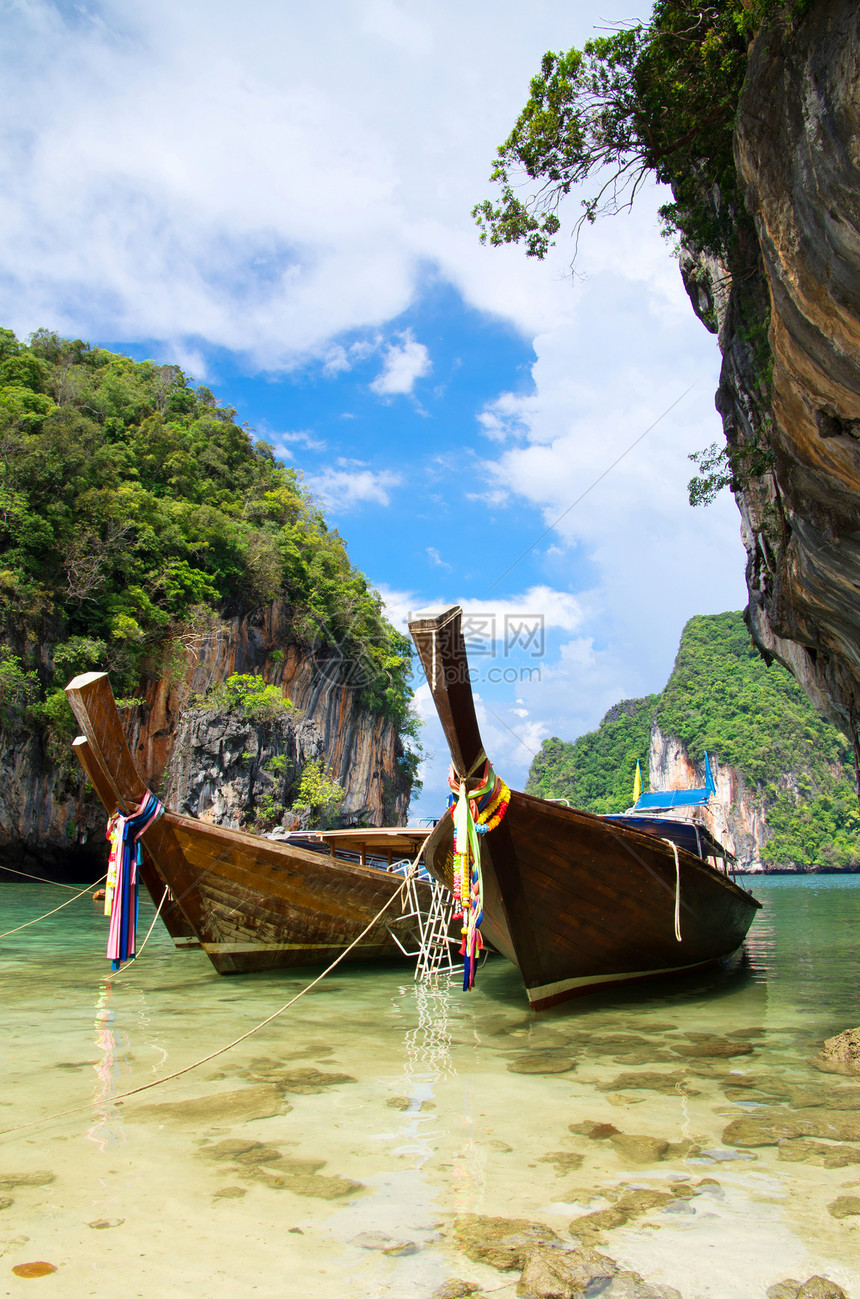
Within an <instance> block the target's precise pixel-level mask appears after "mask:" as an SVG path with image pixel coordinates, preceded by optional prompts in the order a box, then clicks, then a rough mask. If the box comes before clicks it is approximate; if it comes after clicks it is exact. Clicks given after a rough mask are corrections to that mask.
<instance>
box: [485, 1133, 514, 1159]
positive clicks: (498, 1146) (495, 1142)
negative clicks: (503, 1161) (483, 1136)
mask: <svg viewBox="0 0 860 1299" xmlns="http://www.w3.org/2000/svg"><path fill="white" fill-rule="evenodd" d="M487 1145H488V1146H492V1147H493V1149H494V1150H498V1151H500V1152H501V1153H502V1154H503V1155H509V1154H511V1152H512V1151H513V1146H509V1145H508V1143H507V1141H502V1139H501V1137H493V1139H492V1141H488V1142H487Z"/></svg>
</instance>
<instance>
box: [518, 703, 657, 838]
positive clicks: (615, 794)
mask: <svg viewBox="0 0 860 1299" xmlns="http://www.w3.org/2000/svg"><path fill="white" fill-rule="evenodd" d="M657 699H658V696H657V695H647V696H646V697H645V698H644V699H625V700H624V701H623V702H622V703H620V704H616V705H615V707H614V708H612V709H610V711H609V712H608V713H607V714H606V717H604V719H603V721H602V722H601V724H600V729H599V730H597V731H591V732H590V733H589V734H588V735H583V736H581V737H580V738H579V739H578V740H577V741H576V743H574V744H572V743H570V742H568V741H564V740H560V739H558V738H557V737H553V738H552V739H550V740H544V742H543V744H542V745H541V750H540V753H538V755H537V757H536V758H535V760H534V762H533V763H532V766H531V770H530V771H529V778H528V783H527V785H526V793H527V794H536V795H537V796H538V798H555V799H566V800H567V802H568V803H570V804H571V806H575V807H582V808H584V809H585V810H586V811H588V812H597V813H599V814H601V815H602V814H605V813H607V812H620V811H623V810H624V809H625V808H626V807H629V806H630V804H631V803H632V802H633V777H634V773H635V771H636V763H637V762H639V763H640V764H641V767H642V772H643V774H645V773H647V771H648V745H649V741H650V736H651V718H652V716H653V713H654V707H655V705H656V703H657Z"/></svg>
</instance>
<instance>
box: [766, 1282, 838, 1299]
mask: <svg viewBox="0 0 860 1299" xmlns="http://www.w3.org/2000/svg"><path fill="white" fill-rule="evenodd" d="M767 1299H848V1296H847V1295H846V1293H845V1291H844V1290H843V1289H842V1287H841V1286H838V1285H837V1284H836V1282H835V1281H830V1280H828V1278H827V1277H826V1276H811V1277H810V1278H809V1280H808V1281H804V1282H803V1284H801V1283H800V1281H793V1280H791V1279H790V1278H789V1279H788V1280H787V1281H777V1283H776V1285H772V1286H769V1287H768V1291H767Z"/></svg>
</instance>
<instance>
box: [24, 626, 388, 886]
mask: <svg viewBox="0 0 860 1299" xmlns="http://www.w3.org/2000/svg"><path fill="white" fill-rule="evenodd" d="M294 639H295V638H294V637H293V636H292V633H291V630H290V616H289V609H288V608H286V607H285V606H284V605H283V604H281V603H279V602H275V603H274V604H272V605H269V606H267V607H266V608H265V609H263V610H260V611H258V612H257V613H256V614H254V615H251V616H248V617H244V618H234V619H231V620H228V621H224V622H222V623H221V624H220V625H219V627H218V628H217V629H216V630H215V631H214V632H213V633H212V634H211V635H209V636H207V638H206V640H205V641H204V642H203V644H202V645H200V646H198V647H195V648H194V649H191V650H189V651H188V653H187V654H186V657H185V660H184V662H183V663H182V664H181V665H179V666H178V667H176V666H174V669H173V671H172V672H171V673H170V675H167V676H163V677H161V678H159V679H158V680H155V681H151V682H150V683H149V685H148V687H147V688H146V705H145V706H144V707H141V708H137V709H135V710H133V712H131V713H125V714H124V715H123V716H124V719H125V727H126V734H127V737H128V740H129V744H130V746H131V750H132V753H133V755H134V757H135V761H136V763H137V766H138V769H139V771H140V772H141V775H142V776H143V778H144V780H145V781H146V783H147V784H148V785H149V787H150V788H151V789H153V790H155V791H157V792H158V793H159V795H160V797H162V798H163V799H164V801H165V803H166V805H167V806H169V807H171V808H173V809H175V810H176V811H181V812H186V813H190V814H191V815H195V816H200V817H202V818H204V819H205V820H208V821H213V822H216V823H217V824H220V825H228V826H232V827H234V828H238V827H240V826H243V825H245V824H247V821H248V818H249V815H250V816H252V817H253V814H254V809H255V808H256V809H257V812H259V808H260V799H261V798H262V797H265V796H266V795H270V796H271V798H272V800H273V801H274V802H276V803H277V802H279V801H289V797H290V795H291V794H294V793H295V790H296V785H297V781H298V778H299V776H300V774H301V769H302V767H303V766H304V765H305V763H306V762H308V761H310V760H317V761H319V762H320V765H321V767H322V769H323V771H324V772H325V773H326V775H327V776H328V777H329V778H330V779H332V780H333V781H336V782H337V783H338V784H339V785H340V786H341V787H342V788H343V790H344V791H345V797H344V799H343V801H342V803H341V804H340V805H339V807H338V808H337V824H340V825H397V824H402V823H403V822H404V821H405V820H406V816H407V810H408V805H409V796H410V790H411V785H410V781H409V779H408V777H407V776H406V775H405V774H404V772H403V770H402V769H401V759H402V756H403V748H402V744H401V740H400V737H399V733H398V727H397V725H396V723H395V722H394V721H393V720H391V719H390V718H388V717H385V716H383V715H381V714H379V713H374V712H371V711H370V710H369V709H368V708H367V707H366V706H364V705H363V704H362V702H361V700H360V697H359V696H360V688H361V684H362V674H361V668H360V664H358V665H356V664H355V663H352V662H350V661H348V660H345V659H343V658H341V657H340V656H339V655H338V653H337V652H336V651H335V650H332V649H331V647H325V646H322V647H320V648H318V649H314V648H312V647H308V646H306V645H305V646H299V645H296V644H295V643H294ZM233 673H242V674H259V675H260V676H261V677H262V678H263V679H264V680H265V681H266V682H268V683H272V684H276V685H279V686H282V687H283V689H284V693H285V695H286V697H287V698H289V699H290V700H291V701H292V704H293V709H292V711H291V713H290V714H289V715H286V716H285V717H284V718H283V719H282V720H280V721H278V722H276V723H273V724H267V723H257V722H254V721H252V720H250V719H249V718H247V717H243V716H242V714H241V713H236V712H231V713H229V714H223V713H218V712H217V711H212V710H209V709H201V708H197V707H195V706H194V698H193V697H194V696H195V695H201V694H203V693H204V692H205V691H206V690H207V689H208V688H209V687H210V686H212V685H217V684H219V683H221V682H223V681H225V680H226V679H227V678H228V677H229V676H231V675H232V674H233ZM275 757H277V758H278V759H280V760H281V761H280V765H279V766H276V765H275V764H273V763H272V759H273V758H275ZM0 762H2V769H3V771H4V775H5V779H4V786H3V789H2V790H0V866H11V867H18V868H20V869H23V870H31V871H32V872H33V873H34V874H37V875H40V876H42V875H53V876H57V875H58V874H60V875H63V876H71V877H72V878H80V879H86V878H87V877H88V872H90V871H93V872H94V873H93V875H92V878H95V876H96V875H97V874H98V871H97V870H95V867H96V866H97V865H99V864H100V863H101V861H102V859H103V857H104V856H105V840H104V829H105V815H104V811H103V809H102V807H101V804H100V803H99V802H98V800H97V799H96V798H95V796H94V795H93V794H92V793H89V794H86V793H85V790H84V782H83V779H82V778H78V777H77V775H76V774H75V777H74V778H73V779H64V778H63V776H62V774H58V772H57V771H56V769H55V768H54V767H53V766H52V764H51V763H50V762H48V761H46V759H45V755H44V754H43V753H42V750H41V746H40V743H39V741H38V739H37V738H36V737H34V736H30V735H26V736H23V737H21V738H20V739H16V738H14V737H6V740H5V743H4V751H3V752H2V753H0ZM287 819H288V820H289V821H290V823H291V825H292V824H295V823H296V819H295V818H291V817H287ZM304 819H305V820H306V819H307V818H304ZM301 821H302V817H301V816H300V817H299V818H298V822H299V823H301Z"/></svg>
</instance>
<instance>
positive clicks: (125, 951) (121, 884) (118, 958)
mask: <svg viewBox="0 0 860 1299" xmlns="http://www.w3.org/2000/svg"><path fill="white" fill-rule="evenodd" d="M163 812H164V807H163V806H162V804H161V803H160V802H159V801H158V799H157V798H156V797H155V795H154V794H150V793H149V791H148V790H147V792H146V794H145V795H144V798H143V800H142V801H141V804H140V807H139V808H138V809H137V811H136V812H132V814H131V816H120V815H119V814H117V815H116V816H114V817H112V818H111V820H110V821H109V822H108V828H107V837H108V839H109V840H110V845H111V848H110V857H109V859H108V875H107V882H106V884H105V915H106V916H110V929H109V930H108V942H107V958H108V960H109V961H110V962H111V968H112V969H114V970H118V969H119V967H120V965H121V964H122V962H123V961H133V960H134V956H135V939H136V935H137V912H138V890H139V875H138V866H139V865H140V859H141V854H140V836H141V835H142V834H143V832H144V831H145V830H147V829H148V828H149V826H151V825H152V824H153V822H154V821H157V820H158V818H159V817H160V816H161V815H162V814H163Z"/></svg>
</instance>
